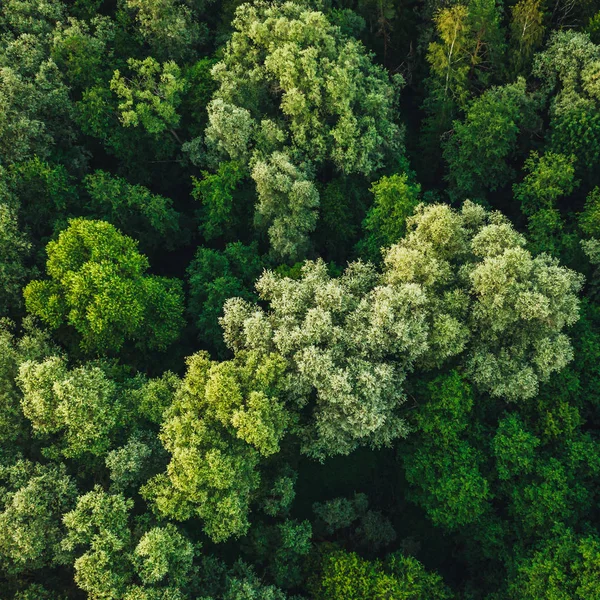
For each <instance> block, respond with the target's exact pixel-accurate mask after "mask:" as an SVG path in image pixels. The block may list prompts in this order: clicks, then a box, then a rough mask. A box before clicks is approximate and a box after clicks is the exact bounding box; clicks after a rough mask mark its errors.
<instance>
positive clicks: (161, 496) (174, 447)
mask: <svg viewBox="0 0 600 600" xmlns="http://www.w3.org/2000/svg"><path fill="white" fill-rule="evenodd" d="M284 367H285V363H284V361H283V360H282V359H281V357H279V356H277V355H275V354H272V355H269V356H259V355H258V354H257V353H246V354H240V355H238V356H237V357H236V359H235V360H234V361H227V362H222V363H217V362H212V361H210V359H209V358H208V355H207V354H206V353H203V352H201V353H198V354H195V355H193V356H192V357H190V358H189V359H188V371H187V374H186V377H185V379H184V380H183V383H182V385H181V387H180V388H179V389H178V391H177V392H176V394H175V399H174V402H173V405H172V406H171V407H170V408H169V409H168V411H167V412H166V414H165V422H164V425H163V430H162V432H161V435H160V437H161V440H162V442H163V444H164V446H165V448H166V449H167V450H168V451H169V452H170V454H171V462H170V463H169V466H168V468H167V473H166V474H162V475H159V476H157V477H155V478H154V479H152V480H151V481H150V482H149V483H148V484H147V485H146V486H145V487H144V488H143V494H144V496H145V497H147V498H152V499H153V500H154V502H155V506H156V508H157V510H158V511H159V512H160V513H161V514H164V515H168V516H171V517H172V518H175V519H180V520H184V519H188V518H190V517H192V516H194V515H195V516H199V517H200V518H202V519H203V521H204V530H205V531H206V533H207V535H209V536H210V537H211V538H212V539H213V540H215V541H223V540H225V539H227V538H228V537H230V536H232V535H233V536H239V535H243V534H244V533H245V532H246V531H247V529H248V527H249V522H248V512H249V509H250V502H251V501H252V499H253V497H254V496H255V495H256V492H257V490H258V487H259V485H260V473H259V471H258V466H259V462H260V458H261V456H269V455H272V454H275V453H276V452H278V450H279V442H280V441H281V439H282V437H283V435H284V434H285V432H286V430H287V427H288V424H289V421H290V418H289V416H288V414H287V411H286V409H285V408H284V406H283V404H282V403H281V402H280V401H279V399H278V392H279V389H280V386H281V383H280V380H281V377H282V373H283V370H284Z"/></svg>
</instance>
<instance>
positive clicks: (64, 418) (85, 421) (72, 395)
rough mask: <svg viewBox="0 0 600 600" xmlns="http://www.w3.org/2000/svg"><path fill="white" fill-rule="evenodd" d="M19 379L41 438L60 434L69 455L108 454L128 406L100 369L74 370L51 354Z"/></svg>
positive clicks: (24, 404)
mask: <svg viewBox="0 0 600 600" xmlns="http://www.w3.org/2000/svg"><path fill="white" fill-rule="evenodd" d="M17 381H18V383H19V385H20V387H21V389H22V391H23V398H22V400H21V406H22V408H23V413H24V414H25V416H26V417H27V418H28V419H29V420H30V421H31V425H32V427H33V430H34V432H36V433H37V434H39V435H42V436H43V435H48V434H53V433H58V432H61V433H62V434H63V436H64V448H63V450H62V452H63V454H64V455H65V456H67V457H78V456H81V455H82V454H84V453H86V452H90V453H92V454H95V455H101V454H103V453H104V452H105V451H106V450H107V448H108V446H109V445H110V435H111V433H112V432H113V430H114V429H115V427H116V426H117V425H119V424H121V420H122V414H121V413H122V410H123V408H122V405H120V402H119V397H118V392H117V386H116V384H115V383H114V382H113V381H111V380H110V379H108V378H107V376H106V374H105V373H104V371H103V370H102V369H101V368H100V366H95V365H92V364H87V365H85V366H82V367H77V368H75V369H72V370H70V371H69V370H68V369H67V366H66V363H65V361H64V359H62V358H59V357H58V356H52V357H50V358H47V359H46V360H44V361H43V362H34V361H27V362H25V363H23V364H22V365H21V367H20V369H19V376H18V380H17Z"/></svg>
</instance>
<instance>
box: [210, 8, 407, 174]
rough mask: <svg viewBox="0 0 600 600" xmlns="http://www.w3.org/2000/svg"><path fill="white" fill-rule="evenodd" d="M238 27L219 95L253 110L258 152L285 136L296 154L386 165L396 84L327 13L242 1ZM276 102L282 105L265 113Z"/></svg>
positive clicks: (221, 67) (349, 168)
mask: <svg viewBox="0 0 600 600" xmlns="http://www.w3.org/2000/svg"><path fill="white" fill-rule="evenodd" d="M233 26H234V28H235V30H236V31H235V32H234V34H233V36H232V38H231V40H230V41H229V42H228V44H227V47H226V49H225V55H224V57H223V60H222V61H221V62H220V63H218V64H217V65H215V67H214V68H213V75H214V77H215V79H216V80H217V81H218V82H219V83H220V88H219V90H218V91H217V93H216V96H215V97H216V98H218V99H221V100H222V101H223V102H224V103H225V104H231V105H233V106H237V107H242V108H245V109H247V110H249V111H250V113H251V116H252V118H253V119H254V122H255V127H256V132H255V144H256V145H257V147H258V148H259V150H260V151H262V152H264V153H265V154H267V155H268V154H270V152H272V151H273V150H276V149H281V146H280V144H281V143H282V142H284V140H285V139H286V138H287V139H289V142H287V143H286V144H285V146H288V145H291V149H292V152H293V153H294V154H295V153H296V152H299V153H301V154H304V155H305V156H306V158H309V159H310V160H312V161H313V162H315V163H317V164H319V163H322V162H323V161H326V160H329V161H332V162H334V163H335V164H336V166H337V167H338V169H340V170H341V171H343V172H345V173H353V172H359V173H365V174H368V173H371V172H372V171H374V170H377V169H378V168H379V167H381V166H382V161H383V158H384V153H385V151H386V147H387V148H389V149H397V148H398V144H399V140H400V132H399V129H398V127H397V126H396V125H395V124H394V123H393V118H392V107H393V104H394V102H395V90H394V87H393V86H392V85H391V84H390V82H389V80H388V77H387V75H386V74H385V72H384V71H383V69H381V68H380V67H376V66H375V65H373V64H372V63H371V60H370V57H369V56H368V54H366V53H365V51H364V49H363V48H362V47H361V46H360V44H359V43H358V42H357V41H356V40H354V39H352V38H345V37H344V36H342V35H341V33H340V30H339V28H337V27H336V26H334V25H331V24H330V23H329V21H328V20H327V18H326V16H325V15H324V14H322V13H320V12H317V11H312V10H310V9H308V8H306V7H304V6H302V5H299V4H295V3H292V2H286V3H284V4H281V5H269V4H267V3H257V4H244V5H242V6H241V7H240V8H239V9H238V10H237V12H236V17H235V19H234V22H233ZM273 86H277V87H278V88H279V92H278V94H277V96H275V94H273V92H271V91H270V90H271V89H272V88H273ZM265 94H266V95H270V96H271V97H270V98H264V99H263V98H262V96H263V95H265ZM272 102H273V103H277V102H278V104H279V106H278V108H279V111H280V112H279V114H278V115H277V117H276V120H263V118H264V115H263V111H264V110H265V109H266V108H267V106H269V104H271V103H272ZM276 107H277V105H276ZM209 111H211V108H209ZM333 117H335V119H334V118H333ZM331 123H334V124H333V125H332V124H331ZM209 133H212V132H211V131H210V128H209ZM232 158H235V157H232Z"/></svg>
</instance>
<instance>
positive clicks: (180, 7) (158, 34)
mask: <svg viewBox="0 0 600 600" xmlns="http://www.w3.org/2000/svg"><path fill="white" fill-rule="evenodd" d="M125 4H126V6H127V8H128V9H130V10H131V11H132V12H133V13H134V14H135V20H136V24H137V26H138V28H139V31H140V33H141V36H142V39H143V40H144V41H145V42H147V43H148V44H149V46H150V48H151V49H152V55H153V56H157V57H158V58H160V59H169V60H181V59H189V58H190V57H193V56H194V55H195V52H194V47H195V46H197V45H198V44H199V43H200V42H202V41H204V40H205V38H206V37H207V33H208V32H207V31H206V25H205V24H204V23H202V22H201V21H200V20H199V15H198V13H197V11H195V10H192V9H191V8H190V6H189V5H188V4H186V3H184V2H178V1H177V0H126V3H125ZM202 4H204V3H203V2H195V3H193V4H192V7H194V8H196V7H197V6H198V5H200V6H202Z"/></svg>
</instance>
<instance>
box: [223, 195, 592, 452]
mask: <svg viewBox="0 0 600 600" xmlns="http://www.w3.org/2000/svg"><path fill="white" fill-rule="evenodd" d="M524 246H525V238H524V237H523V236H522V235H520V234H519V233H517V231H515V230H514V229H513V228H512V226H511V225H510V223H509V222H508V221H507V220H506V219H505V218H504V217H503V216H502V215H500V214H499V213H495V212H492V213H490V212H487V211H486V210H485V209H484V208H483V207H481V206H478V205H476V204H473V203H471V202H465V203H464V205H463V208H462V210H461V211H455V210H453V209H451V208H450V207H449V206H446V205H442V204H437V205H430V206H425V205H419V206H418V207H417V208H416V212H415V215H414V216H413V217H410V218H409V219H408V220H407V235H406V237H405V238H404V239H402V240H400V242H399V243H397V244H395V245H393V246H391V247H390V248H388V249H387V250H385V252H384V265H383V271H382V273H378V272H377V271H376V270H375V269H374V268H373V267H371V266H369V265H364V264H362V263H360V262H358V263H354V264H352V265H350V266H349V267H348V269H347V270H346V271H345V272H344V274H343V275H342V276H341V277H339V278H332V277H331V276H330V275H329V274H328V272H327V268H326V266H325V264H324V263H323V262H322V261H317V262H314V263H313V262H306V263H305V265H304V267H303V269H302V277H301V278H300V279H291V278H289V277H281V276H278V275H276V274H275V273H273V272H266V273H265V274H264V275H263V276H262V277H261V278H260V279H259V280H258V282H257V285H256V287H257V291H258V293H259V295H260V298H261V299H262V300H263V301H264V302H266V303H268V308H267V309H266V310H265V309H262V308H259V307H257V306H255V305H252V304H251V303H249V302H247V301H243V300H241V299H231V300H228V301H227V303H226V304H225V308H224V311H225V314H224V317H223V319H222V324H223V327H224V333H225V340H226V342H227V343H228V344H229V346H230V347H231V348H232V349H233V350H234V351H239V350H241V349H252V350H256V351H259V352H262V353H268V352H277V353H279V354H280V355H281V356H283V357H284V358H285V359H286V361H287V364H288V369H289V373H290V374H289V378H288V380H287V382H288V383H287V389H286V390H285V393H286V396H287V399H288V402H290V403H291V405H296V406H298V407H305V406H306V405H307V404H310V406H311V407H312V416H311V418H310V419H309V420H307V421H306V422H305V423H304V424H303V426H302V430H303V451H304V452H307V453H309V454H310V455H312V456H316V457H319V458H323V457H325V456H327V455H331V454H347V453H349V452H351V451H352V450H354V449H355V448H356V447H357V446H358V445H361V444H367V445H370V446H374V447H379V446H385V445H388V444H390V443H391V441H392V440H394V439H395V438H397V437H399V436H402V435H404V434H405V433H406V426H405V424H404V422H403V420H402V418H401V417H400V416H399V412H398V408H399V406H400V405H401V404H402V402H403V400H404V394H403V391H402V383H403V381H404V379H405V378H406V375H407V373H408V372H409V371H410V370H412V369H414V368H415V367H418V368H424V369H429V368H435V367H439V366H441V365H443V364H444V362H445V361H447V360H448V359H450V358H453V357H460V360H461V364H462V365H463V368H464V369H465V372H466V373H468V375H469V376H470V377H471V379H472V381H474V382H475V384H476V385H477V386H478V387H479V388H480V389H481V390H485V391H488V392H489V393H491V394H492V395H494V396H500V397H504V398H505V399H507V400H517V399H528V398H532V397H533V396H535V394H536V393H537V389H538V385H539V382H540V381H546V380H547V379H548V377H549V376H550V374H551V373H552V372H554V371H557V370H560V369H561V368H563V367H564V366H565V365H566V364H567V363H568V362H569V361H570V360H571V359H572V350H571V345H570V342H569V338H568V337H567V336H566V335H565V334H564V333H563V331H562V330H563V329H564V328H565V327H567V326H568V325H571V324H573V323H574V322H575V321H576V320H577V319H578V300H577V295H576V292H577V291H578V290H579V289H580V287H581V285H582V278H581V276H579V275H577V274H576V273H574V272H573V271H570V270H569V269H566V268H564V267H560V266H559V264H558V261H557V260H556V259H553V258H551V257H549V256H547V255H543V254H542V255H540V256H537V257H533V256H532V255H531V253H530V252H528V251H527V250H526V249H525V248H524Z"/></svg>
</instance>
